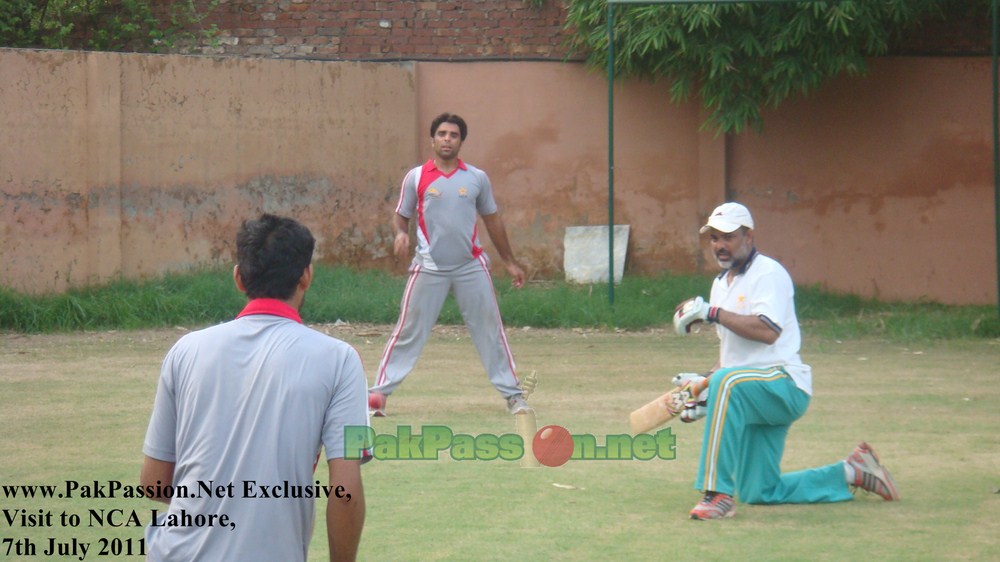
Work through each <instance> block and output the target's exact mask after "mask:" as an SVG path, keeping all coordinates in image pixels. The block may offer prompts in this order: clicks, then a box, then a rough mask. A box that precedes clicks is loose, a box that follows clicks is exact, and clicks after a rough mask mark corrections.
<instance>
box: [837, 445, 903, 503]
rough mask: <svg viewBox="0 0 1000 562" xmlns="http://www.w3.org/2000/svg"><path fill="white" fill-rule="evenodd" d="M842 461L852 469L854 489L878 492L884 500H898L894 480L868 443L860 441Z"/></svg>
mask: <svg viewBox="0 0 1000 562" xmlns="http://www.w3.org/2000/svg"><path fill="white" fill-rule="evenodd" d="M844 462H846V463H847V464H848V465H850V467H851V468H853V469H854V482H853V483H852V484H851V486H852V487H854V489H855V490H857V489H858V488H861V489H862V490H864V491H865V492H871V493H873V494H878V495H880V496H882V498H884V499H885V500H886V501H893V500H899V493H898V492H897V491H896V482H895V481H894V480H893V479H892V476H890V475H889V471H888V470H886V468H885V467H884V466H882V463H880V462H879V460H878V456H877V455H875V451H874V450H872V448H871V446H869V445H868V443H864V442H862V443H861V444H859V445H858V446H857V447H855V448H854V451H852V452H851V454H850V456H848V457H847V459H846V460H845V461H844Z"/></svg>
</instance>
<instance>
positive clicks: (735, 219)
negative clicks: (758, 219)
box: [698, 202, 753, 234]
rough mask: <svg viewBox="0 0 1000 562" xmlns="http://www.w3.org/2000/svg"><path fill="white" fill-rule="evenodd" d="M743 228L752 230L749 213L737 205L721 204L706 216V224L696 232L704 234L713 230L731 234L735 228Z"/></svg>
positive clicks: (751, 218)
mask: <svg viewBox="0 0 1000 562" xmlns="http://www.w3.org/2000/svg"><path fill="white" fill-rule="evenodd" d="M741 226H745V227H747V228H749V229H750V230H753V217H751V216H750V211H749V210H748V209H747V208H746V207H744V206H743V205H740V204H739V203H733V202H729V203H723V204H722V205H719V206H718V207H716V208H715V210H714V211H712V214H711V215H709V216H708V222H707V223H705V226H703V227H701V230H699V231H698V232H700V233H702V234H705V233H706V232H708V229H710V228H714V229H715V230H718V231H719V232H727V233H728V232H733V231H734V230H736V229H737V228H739V227H741Z"/></svg>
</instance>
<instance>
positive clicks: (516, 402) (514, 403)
mask: <svg viewBox="0 0 1000 562" xmlns="http://www.w3.org/2000/svg"><path fill="white" fill-rule="evenodd" d="M507 411H508V412H510V413H512V414H519V413H521V412H530V411H531V406H529V405H528V403H527V402H526V401H525V400H524V397H523V396H521V395H520V394H515V395H514V396H511V397H510V398H508V399H507Z"/></svg>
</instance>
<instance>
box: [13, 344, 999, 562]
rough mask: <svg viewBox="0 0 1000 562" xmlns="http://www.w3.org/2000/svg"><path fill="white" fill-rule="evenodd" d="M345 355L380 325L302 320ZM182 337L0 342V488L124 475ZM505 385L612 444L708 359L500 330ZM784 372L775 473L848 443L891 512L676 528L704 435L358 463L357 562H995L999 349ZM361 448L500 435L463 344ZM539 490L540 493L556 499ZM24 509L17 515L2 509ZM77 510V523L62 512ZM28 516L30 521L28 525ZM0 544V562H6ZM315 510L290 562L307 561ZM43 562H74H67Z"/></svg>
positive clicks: (20, 502)
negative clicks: (866, 453)
mask: <svg viewBox="0 0 1000 562" xmlns="http://www.w3.org/2000/svg"><path fill="white" fill-rule="evenodd" d="M317 327H318V328H319V329H321V330H323V331H326V332H328V333H330V334H331V335H334V336H336V337H340V338H342V339H345V340H347V341H349V342H351V343H352V344H354V345H355V346H356V347H357V348H358V350H359V351H360V352H361V354H362V356H363V358H364V361H365V365H366V369H367V370H368V374H369V377H371V376H372V375H373V372H374V369H375V366H376V365H377V362H378V356H379V353H380V352H381V349H382V345H383V344H384V343H385V339H386V337H387V336H388V327H387V326H384V325H366V326H350V325H348V326H340V327H334V326H332V325H320V326H317ZM182 333H183V330H182V329H179V328H173V329H161V330H141V331H120V332H87V333H74V334H49V335H22V334H14V333H7V334H0V389H2V391H0V428H2V429H0V436H2V437H0V443H2V450H0V486H7V485H22V484H61V483H63V482H64V481H67V480H73V481H78V482H83V483H86V482H92V481H94V480H97V481H100V482H104V481H107V480H119V481H122V482H124V483H126V484H132V483H134V482H135V481H136V479H137V476H138V471H139V467H140V462H141V452H140V449H141V444H142V439H143V435H144V432H145V427H146V423H147V421H148V416H149V412H150V407H151V404H152V399H153V394H154V392H155V386H156V377H157V371H158V367H159V363H160V360H161V359H162V356H163V354H164V353H165V352H166V350H167V349H168V348H169V347H170V345H172V344H173V342H174V341H175V340H176V339H177V337H179V336H180V335H181V334H182ZM509 336H510V340H511V344H512V346H513V349H514V352H515V354H516V357H517V361H518V366H519V370H520V371H521V373H522V375H523V374H526V373H528V372H530V371H532V370H535V371H537V372H538V375H539V385H538V388H537V391H536V393H535V395H534V396H532V398H531V403H532V405H533V406H534V407H535V409H536V411H537V416H538V426H539V427H541V426H543V425H547V424H557V425H560V426H563V427H565V428H567V429H568V430H569V431H570V432H571V433H573V434H593V435H595V436H597V438H598V440H599V441H603V439H604V437H605V436H607V435H609V434H621V433H627V431H628V426H627V418H628V412H629V411H631V410H632V409H633V408H635V407H637V406H638V405H641V404H643V403H645V402H646V401H648V400H650V399H652V398H653V397H654V396H656V395H657V394H659V393H660V392H662V391H663V390H665V389H666V387H667V385H668V384H669V382H668V381H669V379H670V377H671V376H673V374H675V373H676V372H678V371H688V370H703V369H705V368H707V367H708V366H709V365H710V364H711V363H712V361H713V359H714V354H715V353H716V347H715V343H716V342H715V340H714V338H713V337H712V336H709V335H707V334H699V335H696V336H693V337H690V338H683V339H682V338H679V337H676V336H674V335H673V334H672V333H671V332H669V331H666V330H663V329H644V330H641V331H635V332H626V331H615V330H539V329H511V330H509ZM803 358H804V359H805V360H806V361H807V362H808V363H810V364H811V365H812V366H813V369H814V374H815V387H816V389H815V390H816V394H815V397H814V399H813V402H812V404H811V406H810V409H809V411H808V413H807V414H806V415H805V416H804V417H803V418H802V419H801V420H800V421H799V422H797V423H796V424H795V425H794V426H793V428H792V431H791V433H790V435H789V438H788V443H787V448H786V453H785V462H784V468H785V469H786V470H796V469H801V468H807V467H811V466H818V465H823V464H827V463H830V462H833V461H836V460H838V459H840V458H842V457H843V456H844V455H845V454H846V453H848V452H849V451H850V450H851V449H852V448H853V447H854V445H855V444H856V443H857V442H858V441H860V440H862V439H864V440H867V441H868V442H869V443H871V444H872V445H873V446H874V447H875V449H876V451H877V452H878V453H879V455H880V456H881V457H882V460H883V461H884V462H885V464H886V465H887V466H888V467H889V468H890V469H891V470H892V472H893V475H894V476H895V477H896V480H897V482H898V485H899V489H900V493H901V495H902V501H900V502H898V503H887V502H884V501H882V500H881V499H880V498H878V497H876V496H865V495H858V496H857V498H856V500H855V501H851V502H845V503H841V504H835V505H808V506H771V507H763V506H748V505H744V504H739V505H738V507H737V515H736V517H735V518H733V519H731V520H727V521H723V522H694V521H690V520H687V519H686V515H687V511H688V510H689V509H690V508H691V507H692V506H693V505H694V503H695V502H696V501H697V500H698V499H699V494H698V493H697V492H696V491H695V490H693V489H692V488H691V485H692V482H693V479H694V474H695V470H696V468H697V452H698V448H699V443H700V440H701V431H702V425H701V424H700V423H699V424H694V425H684V424H677V425H675V426H673V427H672V430H673V432H674V435H675V436H676V440H677V441H676V459H674V460H669V461H666V460H652V461H637V460H630V461H582V460H581V461H575V460H571V461H569V462H568V463H566V464H565V465H563V466H560V467H557V468H546V467H541V468H521V467H520V465H519V463H518V462H516V461H513V462H511V461H501V460H496V461H488V462H487V461H454V460H452V459H451V458H450V457H449V456H448V455H447V453H445V454H442V456H441V458H440V459H439V460H436V461H374V462H372V463H369V464H368V465H366V467H365V469H364V478H365V480H364V483H365V493H366V497H367V502H368V517H367V520H366V525H365V532H364V536H363V538H362V545H361V554H360V557H359V558H360V559H361V560H394V561H396V560H514V559H517V560H608V559H614V560H663V559H673V558H681V559H697V560H846V559H873V560H988V559H997V558H998V557H1000V546H998V543H997V537H998V536H1000V493H998V492H1000V432H998V430H1000V385H998V384H997V367H998V365H1000V341H998V340H996V339H961V340H945V341H924V342H922V343H920V344H905V343H900V342H898V341H891V342H890V341H883V340H880V339H876V338H874V337H865V338H862V339H852V340H842V341H837V340H833V339H825V338H823V339H821V338H819V337H815V336H809V335H808V334H807V336H806V341H805V344H804V347H803ZM388 408H389V411H390V414H391V415H390V417H387V418H377V419H374V420H373V425H374V427H375V429H376V431H377V432H378V433H395V432H396V431H397V427H398V426H410V427H411V428H413V431H419V429H420V428H421V427H423V426H427V425H446V426H448V427H450V428H451V429H452V430H453V431H454V432H455V433H466V434H471V435H478V434H485V433H489V434H501V433H512V432H514V431H515V427H514V421H513V419H512V416H510V415H509V414H507V413H506V412H505V410H504V407H503V403H502V401H501V399H500V398H499V396H498V395H497V394H496V392H495V391H494V390H493V388H492V387H491V386H490V385H489V384H488V383H487V381H486V377H485V375H484V374H483V372H482V367H481V366H480V365H479V362H478V358H477V357H476V356H475V352H474V350H473V347H472V344H471V342H470V340H469V338H468V336H467V335H466V333H465V331H464V329H461V328H452V327H441V328H439V329H438V330H437V331H436V333H435V335H434V336H433V337H432V339H431V341H430V343H429V344H428V347H427V349H426V350H425V353H424V355H423V357H422V358H421V360H420V362H419V363H418V366H417V369H416V370H415V371H414V373H413V374H412V375H411V377H410V378H409V379H408V380H407V381H406V383H405V384H404V385H403V386H402V387H401V388H400V390H399V391H398V392H397V393H396V394H394V395H393V396H392V397H391V398H390V401H389V404H388ZM557 485H558V486H557ZM0 502H2V507H3V509H5V510H9V511H10V513H12V514H13V515H17V516H20V515H22V514H23V515H34V514H39V515H44V514H45V513H47V512H51V513H52V514H53V515H52V517H53V521H52V523H53V525H52V526H45V525H42V526H32V527H25V526H23V525H21V524H20V520H17V521H15V523H14V524H13V525H10V524H8V523H7V521H5V520H4V519H0V540H2V539H7V538H10V539H13V540H14V541H17V540H21V539H25V538H27V539H29V540H31V541H33V542H34V543H35V544H36V545H37V548H38V549H39V552H41V549H43V548H44V547H45V546H46V545H47V543H48V540H49V538H56V539H57V540H58V541H65V542H71V541H72V539H73V538H76V539H78V540H79V541H81V542H85V543H92V545H93V546H91V548H90V551H89V552H88V554H87V556H86V559H88V560H93V559H95V558H104V559H115V560H139V559H141V558H140V557H136V556H133V557H127V556H110V557H98V556H97V555H96V552H97V549H98V548H100V546H101V545H100V544H99V543H100V540H101V539H104V540H105V541H107V543H108V545H109V546H111V545H113V544H126V543H120V542H119V543H115V542H114V539H118V540H119V541H122V540H125V541H127V540H128V539H132V540H133V544H135V541H137V540H138V539H139V538H140V537H141V536H142V529H141V528H138V527H132V526H123V527H112V526H110V525H108V524H107V523H105V525H103V526H100V525H94V526H88V514H89V510H91V509H97V510H100V509H104V510H112V509H122V510H125V511H126V512H131V511H132V510H135V511H136V512H137V514H138V516H139V517H140V518H141V521H142V523H143V524H144V523H146V522H147V521H148V518H149V510H150V509H151V508H156V507H157V506H156V505H155V504H153V503H152V502H150V501H148V500H143V499H121V498H119V499H115V500H111V499H100V498H96V499H95V498H74V499H65V498H63V499H59V498H54V499H47V500H41V499H38V498H34V499H31V500H25V499H23V498H11V497H9V495H8V497H4V498H3V499H2V500H0ZM21 509H24V510H25V511H24V512H20V511H18V510H21ZM63 513H66V514H68V515H72V514H79V515H81V519H82V522H81V524H80V525H79V526H78V527H71V526H67V525H63V524H60V516H61V515H62V514H63ZM42 522H44V521H42ZM12 545H13V541H10V542H8V543H0V560H20V559H44V558H45V557H43V556H41V555H39V556H37V557H23V556H17V555H16V554H15V553H14V551H13V550H12V551H11V552H10V553H7V552H5V550H6V549H7V548H8V547H9V546H12ZM325 545H326V537H325V532H324V527H323V516H322V512H320V515H319V520H318V524H317V530H316V533H315V536H314V538H313V544H312V548H311V550H310V560H324V559H325V556H326V548H325ZM63 559H66V560H70V559H78V558H77V557H76V556H74V557H65V558H63Z"/></svg>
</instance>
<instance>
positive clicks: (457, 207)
mask: <svg viewBox="0 0 1000 562" xmlns="http://www.w3.org/2000/svg"><path fill="white" fill-rule="evenodd" d="M430 133H431V148H432V149H433V150H434V158H432V159H430V160H428V161H427V162H426V163H424V164H423V165H421V166H417V167H416V168H413V169H412V170H410V171H409V173H407V174H406V176H405V177H404V178H403V183H402V186H401V188H400V191H401V193H400V198H399V203H398V204H397V206H396V210H395V213H394V214H393V221H392V226H393V230H394V232H395V239H394V241H393V249H394V251H395V253H396V255H397V256H398V257H406V255H407V253H408V251H409V247H410V239H409V227H410V220H411V219H414V218H416V223H417V224H416V236H417V245H416V252H415V255H414V257H413V261H412V263H411V264H410V269H409V272H410V274H409V279H408V281H407V283H406V289H405V291H404V292H403V298H402V301H401V304H400V314H399V320H398V322H397V324H396V327H395V329H394V330H393V332H392V334H391V335H390V337H389V341H388V342H387V343H386V346H385V350H384V351H383V353H382V359H381V361H380V362H379V367H378V373H377V375H376V379H375V384H374V385H373V386H372V387H371V388H370V389H369V395H370V400H369V404H370V405H371V408H372V410H373V411H374V412H373V413H374V414H375V415H384V412H382V408H383V407H384V401H385V397H387V396H388V395H390V394H392V392H393V391H394V390H396V387H398V386H399V385H400V383H402V382H403V379H405V378H406V376H407V375H408V374H409V373H410V371H411V370H412V369H413V367H414V365H415V364H416V362H417V358H418V357H419V356H420V353H421V351H422V350H423V348H424V345H425V344H426V343H427V338H428V336H429V335H430V333H431V330H432V329H433V328H434V325H435V323H437V319H438V315H439V314H440V312H441V307H442V306H443V305H444V301H445V298H446V297H447V296H448V293H449V292H450V293H452V294H454V296H455V301H456V303H457V304H458V307H459V309H460V310H461V312H462V317H463V318H464V320H465V325H466V327H467V328H468V330H469V333H470V334H471V336H472V341H473V343H474V344H475V346H476V350H477V351H478V352H479V358H480V359H481V360H482V363H483V367H485V369H486V374H487V376H488V377H489V380H490V382H491V383H492V384H493V386H494V387H496V389H497V391H498V392H499V393H500V394H501V395H502V396H503V397H504V398H505V399H506V400H507V407H508V410H509V411H510V412H511V413H517V412H519V411H523V410H526V409H528V406H527V403H526V402H525V400H524V399H523V397H522V393H521V387H520V382H519V381H518V378H517V375H516V372H515V367H514V356H513V354H512V353H511V350H510V346H509V345H508V343H507V337H506V334H505V333H504V328H503V322H502V320H501V318H500V309H499V307H498V306H497V300H496V293H495V292H494V290H493V279H492V277H491V276H490V271H489V259H488V257H487V255H486V253H485V252H484V251H483V247H482V245H481V244H480V242H479V235H478V231H477V230H478V229H477V221H478V218H479V217H482V219H483V223H484V224H485V225H486V230H487V232H488V233H489V236H490V240H492V241H493V244H494V245H495V246H496V248H497V251H498V252H499V253H500V257H501V258H502V259H503V260H504V263H505V265H506V269H507V272H508V273H509V274H510V275H511V277H512V278H513V284H514V286H515V287H518V288H520V287H522V286H523V285H524V270H523V269H522V268H521V265H520V264H519V263H518V262H517V260H516V259H514V255H513V252H512V251H511V248H510V243H509V241H508V239H507V231H506V228H505V227H504V224H503V221H502V220H501V218H500V214H499V212H498V208H497V204H496V201H495V200H494V198H493V188H492V186H491V184H490V180H489V177H487V175H486V173H485V172H483V171H482V170H480V169H478V168H476V167H474V166H471V165H469V164H467V163H465V162H463V161H462V160H461V159H459V158H458V153H459V150H460V148H461V146H462V142H463V141H464V140H465V137H466V135H467V133H468V129H467V127H466V124H465V121H464V120H462V118H461V117H459V116H457V115H453V114H449V113H444V114H441V115H439V116H438V117H437V118H435V119H434V121H433V122H432V124H431V129H430ZM373 396H377V397H378V400H374V401H373V400H372V399H371V397H373Z"/></svg>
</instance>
